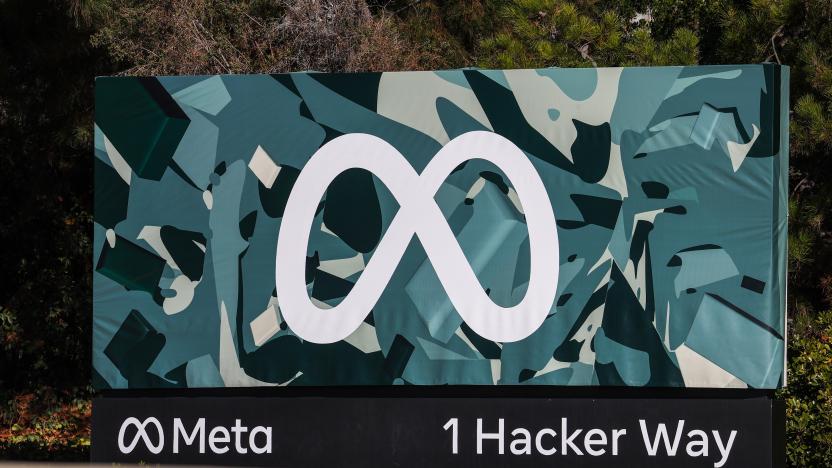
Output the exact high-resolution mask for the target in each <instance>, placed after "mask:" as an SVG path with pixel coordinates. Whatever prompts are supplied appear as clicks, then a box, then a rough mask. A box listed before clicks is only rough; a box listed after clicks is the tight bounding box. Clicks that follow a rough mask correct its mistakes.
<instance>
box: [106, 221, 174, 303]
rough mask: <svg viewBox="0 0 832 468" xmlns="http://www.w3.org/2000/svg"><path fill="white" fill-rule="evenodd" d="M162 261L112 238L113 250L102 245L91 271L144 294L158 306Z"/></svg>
mask: <svg viewBox="0 0 832 468" xmlns="http://www.w3.org/2000/svg"><path fill="white" fill-rule="evenodd" d="M164 269H165V261H164V260H163V259H162V258H160V257H158V256H157V255H156V254H153V253H151V252H148V251H147V250H144V249H143V248H141V247H139V246H138V245H136V244H134V243H132V242H130V241H129V240H127V239H125V238H123V237H121V236H116V244H115V247H110V244H109V243H106V242H105V243H104V250H103V251H102V252H101V256H100V257H99V259H98V265H97V266H96V267H95V270H96V271H97V272H99V273H101V274H103V275H104V276H106V277H108V278H110V279H111V280H113V281H115V282H116V283H119V284H121V285H122V286H124V287H125V288H127V289H128V290H137V291H146V292H148V293H150V294H151V295H152V296H153V298H154V300H156V301H157V302H159V303H161V299H162V296H161V291H160V289H159V279H160V278H161V277H162V272H163V271H164Z"/></svg>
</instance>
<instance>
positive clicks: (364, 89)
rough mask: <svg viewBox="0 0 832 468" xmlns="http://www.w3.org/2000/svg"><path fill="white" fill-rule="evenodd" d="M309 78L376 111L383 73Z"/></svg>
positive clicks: (340, 74)
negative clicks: (379, 84) (379, 85)
mask: <svg viewBox="0 0 832 468" xmlns="http://www.w3.org/2000/svg"><path fill="white" fill-rule="evenodd" d="M309 76H310V77H312V79H314V80H315V81H317V82H318V83H321V84H322V85H324V86H326V87H327V88H329V89H331V90H332V91H335V92H336V93H338V94H340V95H341V96H343V97H345V98H347V99H349V100H350V101H352V102H354V103H356V104H358V105H360V106H362V107H365V108H367V109H369V110H371V111H373V112H375V111H376V107H377V104H378V83H379V81H381V73H375V72H371V73H310V74H309Z"/></svg>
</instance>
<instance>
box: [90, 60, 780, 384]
mask: <svg viewBox="0 0 832 468" xmlns="http://www.w3.org/2000/svg"><path fill="white" fill-rule="evenodd" d="M787 99H788V68H786V67H780V66H776V65H768V64H766V65H743V66H703V67H659V68H623V69H622V68H602V69H560V68H550V69H539V70H506V71H501V70H453V71H436V72H401V73H361V74H326V73H292V74H281V75H239V76H233V75H232V76H177V77H149V78H134V77H108V78H99V79H98V80H97V81H96V113H95V197H96V198H95V244H94V252H93V257H94V258H93V267H94V349H93V364H94V369H95V373H94V381H95V384H96V386H97V387H98V388H173V387H250V386H276V385H280V386H284V385H304V386H309V385H313V386H323V385H401V384H417V385H444V384H474V385H502V384H524V385H535V384H543V385H571V386H639V387H643V386H649V387H715V388H764V389H772V388H778V387H780V386H782V385H783V384H784V382H785V367H784V358H785V342H784V339H785V338H784V337H785V316H784V309H785V287H786V276H785V268H786V221H787V220H786V217H787V203H786V194H787V180H788V179H787V176H788V150H787V149H788V132H787V130H788V128H787V122H788V116H787V109H788V105H787V102H788V101H787Z"/></svg>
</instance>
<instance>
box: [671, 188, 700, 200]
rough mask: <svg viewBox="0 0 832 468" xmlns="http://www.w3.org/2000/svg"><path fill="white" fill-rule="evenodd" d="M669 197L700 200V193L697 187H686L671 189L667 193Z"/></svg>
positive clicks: (672, 198)
mask: <svg viewBox="0 0 832 468" xmlns="http://www.w3.org/2000/svg"><path fill="white" fill-rule="evenodd" d="M667 198H669V199H671V200H691V201H699V195H698V194H697V193H696V189H695V188H693V187H684V188H680V189H678V190H671V191H670V193H669V194H668V195H667Z"/></svg>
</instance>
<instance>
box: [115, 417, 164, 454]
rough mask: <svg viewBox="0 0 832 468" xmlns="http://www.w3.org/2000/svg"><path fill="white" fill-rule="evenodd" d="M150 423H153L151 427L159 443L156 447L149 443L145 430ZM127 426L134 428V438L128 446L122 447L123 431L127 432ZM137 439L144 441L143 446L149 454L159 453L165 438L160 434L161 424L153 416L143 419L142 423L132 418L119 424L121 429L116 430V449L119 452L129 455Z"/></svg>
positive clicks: (137, 441)
mask: <svg viewBox="0 0 832 468" xmlns="http://www.w3.org/2000/svg"><path fill="white" fill-rule="evenodd" d="M150 423H153V425H154V426H156V431H157V432H158V434H159V443H158V444H157V445H153V444H152V443H151V442H150V436H149V435H148V434H147V430H146V429H145V428H146V427H147V425H148V424H150ZM128 426H135V427H136V436H135V437H133V441H132V442H130V444H129V445H124V431H126V430H127V427H128ZM139 439H142V440H143V441H144V445H145V446H146V447H147V449H148V450H150V452H151V453H154V454H158V453H159V452H161V451H162V448H164V446H165V437H164V434H163V433H162V424H161V423H160V422H159V420H158V419H156V418H154V417H153V416H151V417H149V418H147V419H145V420H144V421H139V420H138V418H134V417H129V418H127V419H125V420H124V422H123V423H121V428H120V429H119V430H118V449H119V450H121V453H124V454H127V453H130V452H132V451H133V449H134V448H136V444H138V443H139Z"/></svg>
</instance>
